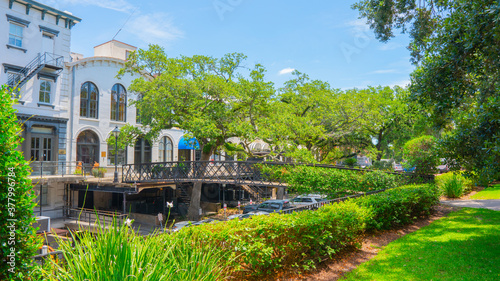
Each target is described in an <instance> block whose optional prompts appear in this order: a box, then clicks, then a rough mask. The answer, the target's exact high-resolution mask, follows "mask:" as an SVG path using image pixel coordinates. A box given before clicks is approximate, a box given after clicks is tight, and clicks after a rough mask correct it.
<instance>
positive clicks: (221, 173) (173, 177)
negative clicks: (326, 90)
mask: <svg viewBox="0 0 500 281" xmlns="http://www.w3.org/2000/svg"><path fill="white" fill-rule="evenodd" d="M290 165H292V166H297V165H301V166H302V165H305V166H316V167H321V168H331V169H343V170H352V171H356V172H363V173H364V172H371V171H370V170H367V169H351V168H345V167H338V166H333V165H311V164H291V163H284V162H250V161H177V162H161V163H143V164H127V165H123V169H122V182H127V183H138V182H197V181H202V182H205V183H222V184H237V185H252V186H269V187H281V186H286V185H287V183H286V182H285V180H284V179H283V178H281V177H276V176H274V175H271V174H269V173H267V172H264V171H266V170H270V169H262V167H263V166H267V167H269V166H271V167H272V166H290ZM390 174H395V175H399V176H401V179H402V181H403V183H402V184H410V183H427V182H432V181H434V175H419V174H413V173H390Z"/></svg>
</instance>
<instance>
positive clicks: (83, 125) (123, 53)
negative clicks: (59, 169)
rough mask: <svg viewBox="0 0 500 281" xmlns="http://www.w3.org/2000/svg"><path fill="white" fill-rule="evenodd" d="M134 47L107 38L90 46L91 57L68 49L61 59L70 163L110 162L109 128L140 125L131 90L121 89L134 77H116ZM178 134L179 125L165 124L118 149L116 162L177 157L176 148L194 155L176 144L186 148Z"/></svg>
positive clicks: (103, 164)
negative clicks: (152, 135) (154, 136)
mask: <svg viewBox="0 0 500 281" xmlns="http://www.w3.org/2000/svg"><path fill="white" fill-rule="evenodd" d="M135 50H136V47H134V46H130V45H128V44H125V43H123V42H120V41H117V40H112V41H109V42H106V43H103V44H101V45H99V46H96V47H94V56H93V57H88V58H84V57H83V56H82V55H80V54H74V53H73V54H72V58H73V61H72V62H70V63H67V64H66V72H67V73H69V74H70V75H69V84H70V96H71V101H70V112H69V115H70V124H69V135H68V147H70V148H71V149H70V151H69V152H68V160H69V161H70V162H82V163H84V164H94V163H95V162H97V163H99V166H100V167H108V168H111V167H114V164H115V163H114V158H115V157H114V147H108V142H107V140H108V138H109V137H110V136H111V135H112V131H113V129H115V127H118V128H122V127H123V126H124V125H125V124H130V125H133V126H136V127H139V128H141V129H142V127H143V126H142V125H141V124H140V123H139V122H138V116H137V111H136V108H135V107H134V106H133V105H131V102H132V101H133V100H136V99H137V95H135V94H134V93H129V92H128V91H127V89H128V88H129V86H130V84H131V83H132V81H133V80H134V79H137V78H139V76H138V75H130V74H125V75H124V76H122V77H121V78H120V79H119V78H117V77H116V75H117V74H118V71H119V70H120V69H121V68H122V67H124V64H125V60H126V58H127V56H128V54H129V53H130V52H133V51H135ZM144 79H147V77H144ZM184 134H185V132H184V131H182V130H178V129H170V130H163V131H162V132H161V133H160V136H159V139H158V140H155V141H153V142H150V141H148V140H145V139H139V140H138V141H137V142H136V144H135V145H134V146H133V147H127V148H126V149H125V150H121V151H119V152H118V157H117V158H118V162H117V163H118V165H121V164H134V163H149V162H167V161H177V160H178V159H179V153H180V154H181V156H182V158H183V159H186V158H189V159H186V160H194V157H195V155H194V150H192V149H182V148H187V147H186V146H185V145H183V141H182V140H181V139H182V137H183V135H184ZM179 143H180V144H181V145H180V146H179ZM179 148H181V150H180V151H179Z"/></svg>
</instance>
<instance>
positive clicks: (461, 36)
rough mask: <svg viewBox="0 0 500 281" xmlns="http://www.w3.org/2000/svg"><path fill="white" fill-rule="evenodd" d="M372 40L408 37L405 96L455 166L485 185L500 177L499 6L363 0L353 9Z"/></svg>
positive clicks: (471, 1)
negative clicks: (433, 128)
mask: <svg viewBox="0 0 500 281" xmlns="http://www.w3.org/2000/svg"><path fill="white" fill-rule="evenodd" d="M353 7H354V8H355V9H358V10H359V11H360V15H361V17H364V18H366V19H367V21H368V23H369V24H370V26H371V28H372V29H373V30H374V32H375V34H376V37H377V38H379V39H380V40H381V41H387V40H389V39H390V38H391V37H393V36H394V31H395V30H396V29H401V30H402V31H403V32H409V33H410V39H411V42H410V46H409V48H410V50H411V54H412V60H413V62H414V63H415V64H416V65H417V68H416V70H415V71H414V72H413V73H412V75H411V86H410V91H411V96H412V98H413V99H414V100H416V101H418V102H419V103H421V104H422V105H423V106H426V107H428V108H430V109H431V113H432V115H431V117H432V118H433V119H434V121H435V124H436V125H438V126H440V127H446V126H448V127H449V128H450V127H451V128H452V129H453V130H452V131H451V132H450V133H448V134H445V135H444V136H443V139H442V140H441V142H440V145H441V146H442V147H443V153H444V155H443V156H445V157H446V158H447V159H448V160H449V161H450V162H449V164H451V165H452V166H454V168H459V167H464V168H466V169H467V170H469V171H474V172H475V173H476V174H478V175H479V176H480V178H482V179H484V181H485V182H488V181H490V180H492V179H494V178H495V177H498V175H499V173H500V166H499V165H498V163H499V162H500V138H499V133H498V132H499V131H500V115H499V113H498V112H499V111H500V97H499V95H498V92H499V90H500V60H499V59H498V58H499V57H500V49H499V48H498V46H499V44H500V36H499V34H500V24H499V22H500V6H499V5H498V2H497V1H486V0H450V1H436V0H434V1H433V0H428V1H417V0H394V1H388V0H387V1H380V0H363V1H360V2H358V3H357V4H355V5H354V6H353Z"/></svg>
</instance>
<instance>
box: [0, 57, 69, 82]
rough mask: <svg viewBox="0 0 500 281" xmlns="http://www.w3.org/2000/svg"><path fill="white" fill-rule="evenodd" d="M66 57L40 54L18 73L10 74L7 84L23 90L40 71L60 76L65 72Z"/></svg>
mask: <svg viewBox="0 0 500 281" xmlns="http://www.w3.org/2000/svg"><path fill="white" fill-rule="evenodd" d="M63 66H64V57H63V56H59V55H55V54H52V53H39V54H38V55H37V56H36V57H35V58H34V59H33V60H32V61H31V62H30V63H29V64H28V65H26V66H25V67H24V68H22V69H21V70H20V71H18V72H16V73H9V76H8V80H7V84H8V85H9V86H10V87H11V88H18V89H19V88H21V87H22V86H23V85H24V84H26V82H28V81H29V80H30V79H31V78H33V76H35V75H36V74H37V73H39V72H40V71H42V70H44V71H48V72H50V73H51V74H59V73H60V72H61V71H62V70H63Z"/></svg>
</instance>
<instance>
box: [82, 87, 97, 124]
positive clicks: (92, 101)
mask: <svg viewBox="0 0 500 281" xmlns="http://www.w3.org/2000/svg"><path fill="white" fill-rule="evenodd" d="M98 106H99V91H98V90H97V87H96V85H94V83H92V82H85V83H83V85H82V89H81V90H80V116H82V117H87V118H96V119H97V117H98V113H99V110H98V108H99V107H98Z"/></svg>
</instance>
